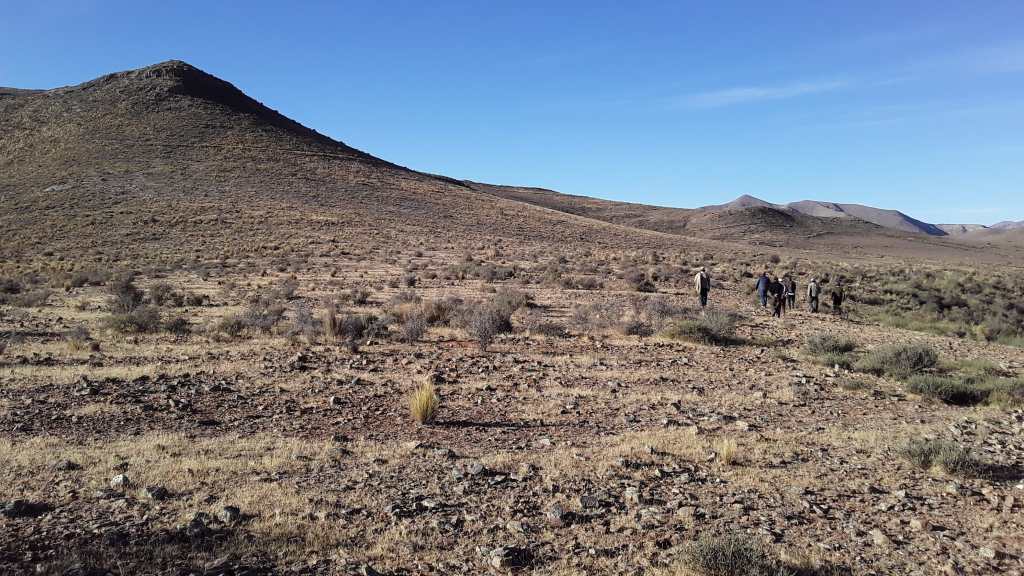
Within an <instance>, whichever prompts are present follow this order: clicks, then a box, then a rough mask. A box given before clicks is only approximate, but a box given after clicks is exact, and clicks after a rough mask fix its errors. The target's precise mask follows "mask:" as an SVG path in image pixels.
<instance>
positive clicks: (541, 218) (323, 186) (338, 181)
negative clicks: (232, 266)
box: [0, 61, 665, 264]
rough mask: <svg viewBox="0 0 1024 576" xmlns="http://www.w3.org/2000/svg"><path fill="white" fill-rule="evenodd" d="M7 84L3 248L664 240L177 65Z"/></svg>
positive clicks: (210, 250) (77, 253)
mask: <svg viewBox="0 0 1024 576" xmlns="http://www.w3.org/2000/svg"><path fill="white" fill-rule="evenodd" d="M2 94H3V97H0V173H2V174H3V175H4V178H3V179H2V180H0V235H3V237H4V238H7V239H11V240H10V241H5V242H4V243H3V246H2V248H0V252H2V254H0V256H3V257H4V258H7V259H17V260H26V259H32V258H36V257H38V256H39V254H40V253H42V252H46V253H48V254H50V255H56V256H62V257H66V258H67V259H68V260H69V261H70V260H73V259H78V258H80V257H82V256H86V258H87V259H89V260H95V261H117V260H122V261H141V260H145V261H152V260H160V261H166V262H168V263H175V264H180V263H181V262H183V261H198V260H210V259H219V260H224V259H231V258H238V257H240V256H241V255H246V254H249V255H252V254H277V255H278V256H280V257H285V256H286V253H288V252H295V251H296V250H297V251H298V252H302V253H304V254H306V255H307V256H308V255H311V254H328V255H329V254H330V253H332V251H335V250H338V249H342V248H341V247H343V246H345V245H346V244H347V243H351V242H354V241H356V240H359V239H363V238H365V237H372V238H376V239H379V240H381V241H385V242H386V241H390V240H396V239H397V240H400V241H403V242H412V241H413V240H414V239H415V241H416V242H424V241H430V242H433V243H437V244H442V243H451V242H455V241H465V240H467V239H472V238H479V237H485V236H486V237H489V238H494V237H498V238H501V237H507V238H513V239H516V240H517V241H522V242H527V243H529V242H551V241H558V242H561V243H566V242H568V243H570V244H571V243H573V242H587V243H599V244H600V243H606V244H618V243H622V244H629V245H636V244H637V243H640V244H641V245H642V244H643V243H645V242H649V243H653V244H654V245H658V244H659V243H660V244H664V243H665V240H664V239H659V238H658V236H657V235H654V234H650V233H647V232H644V231H637V230H628V229H623V228H618V227H615V226H611V225H608V224H606V223H604V222H598V221H593V220H586V219H583V218H578V217H575V216H570V215H568V214H565V213H562V212H557V211H551V210H542V209H539V208H534V207H531V206H524V205H523V204H521V203H519V202H515V201H511V200H497V199H495V198H494V197H493V196H490V195H487V196H485V195H482V194H480V192H479V191H477V190H474V189H472V188H470V187H468V186H466V185H465V184H463V183H461V182H458V181H456V180H452V179H449V178H444V177H438V176H432V175H428V174H423V173H420V172H416V171H413V170H409V169H406V168H402V167H400V166H397V165H394V164H391V163H389V162H385V161H383V160H380V159H378V158H375V157H373V156H370V155H369V154H366V153H364V152H361V151H359V150H356V149H354V148H351V147H349V146H347V145H345V144H344V143H342V142H337V141H335V140H332V139H330V138H328V137H326V136H324V135H322V134H319V133H317V132H316V131H314V130H311V129H309V128H306V127H304V126H302V125H300V124H298V123H297V122H294V121H292V120H290V119H288V118H286V117H284V116H283V115H281V114H279V113H277V112H276V111H273V110H271V109H269V108H267V107H266V106H263V105H262V104H260V103H259V102H257V101H256V100H253V99H252V98H249V97H248V96H246V95H245V94H244V93H242V92H241V91H240V90H238V89H237V88H235V87H234V86H232V85H231V84H229V83H227V82H225V81H223V80H220V79H218V78H215V77H213V76H211V75H209V74H207V73H205V72H203V71H201V70H199V69H197V68H195V67H193V66H190V65H189V64H186V63H184V62H180V61H170V62H164V63H161V64H157V65H154V66H149V67H146V68H142V69H139V70H132V71H127V72H121V73H116V74H110V75H107V76H103V77H101V78H98V79H96V80H93V81H90V82H86V83H84V84H81V85H78V86H72V87H66V88H58V89H53V90H43V91H41V90H14V89H5V90H3V91H2Z"/></svg>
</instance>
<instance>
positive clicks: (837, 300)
mask: <svg viewBox="0 0 1024 576" xmlns="http://www.w3.org/2000/svg"><path fill="white" fill-rule="evenodd" d="M831 294H832V313H833V314H835V315H837V316H842V315H843V300H845V299H846V292H845V291H844V290H843V283H842V282H840V281H839V280H836V284H835V286H833V287H832V291H831Z"/></svg>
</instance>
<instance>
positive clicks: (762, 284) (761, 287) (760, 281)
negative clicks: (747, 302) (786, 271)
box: [756, 272, 772, 308]
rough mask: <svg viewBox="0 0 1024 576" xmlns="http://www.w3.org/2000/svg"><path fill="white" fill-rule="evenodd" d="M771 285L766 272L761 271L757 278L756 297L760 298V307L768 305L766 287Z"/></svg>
mask: <svg viewBox="0 0 1024 576" xmlns="http://www.w3.org/2000/svg"><path fill="white" fill-rule="evenodd" d="M771 285H772V280H771V278H769V277H768V272H761V275H760V276H758V278H757V286H756V289H757V297H758V298H759V299H760V300H761V308H767V307H768V287H769V286H771Z"/></svg>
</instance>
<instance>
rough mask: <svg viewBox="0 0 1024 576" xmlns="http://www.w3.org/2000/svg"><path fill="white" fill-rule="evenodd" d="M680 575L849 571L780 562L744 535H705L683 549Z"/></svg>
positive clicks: (831, 575)
mask: <svg viewBox="0 0 1024 576" xmlns="http://www.w3.org/2000/svg"><path fill="white" fill-rule="evenodd" d="M680 564H681V565H680V566H679V568H680V569H679V570H675V571H673V572H674V574H676V575H678V576H683V575H686V576H848V575H849V574H850V571H849V570H848V569H846V568H842V567H839V566H832V565H824V566H822V565H816V564H808V563H801V564H800V565H794V564H791V563H789V562H785V561H783V560H781V559H779V558H778V557H777V556H775V555H774V554H772V553H771V551H770V550H769V548H768V547H767V546H765V545H764V544H761V543H760V542H758V541H756V540H754V539H753V538H750V537H748V536H746V535H742V534H730V535H727V536H701V537H700V538H699V539H698V540H697V541H696V542H692V543H691V544H689V545H688V546H686V547H684V548H683V554H682V558H681V559H680Z"/></svg>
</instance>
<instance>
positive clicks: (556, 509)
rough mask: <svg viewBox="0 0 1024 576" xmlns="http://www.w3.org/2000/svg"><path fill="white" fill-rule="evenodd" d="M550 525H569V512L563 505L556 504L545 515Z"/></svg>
mask: <svg viewBox="0 0 1024 576" xmlns="http://www.w3.org/2000/svg"><path fill="white" fill-rule="evenodd" d="M544 516H545V518H546V519H547V521H548V524H550V525H552V526H565V525H567V524H569V518H570V517H569V512H567V511H566V510H565V508H563V507H562V505H561V504H555V505H554V506H552V507H551V508H550V509H548V511H547V513H546V514H545V515H544Z"/></svg>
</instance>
